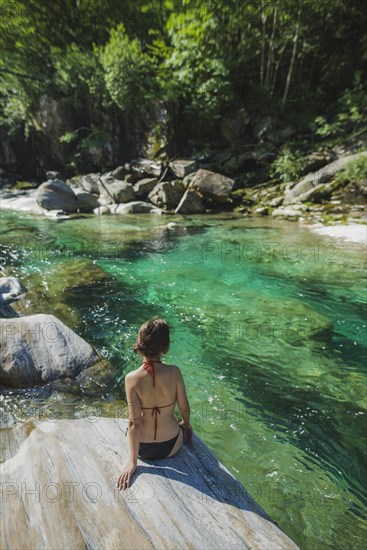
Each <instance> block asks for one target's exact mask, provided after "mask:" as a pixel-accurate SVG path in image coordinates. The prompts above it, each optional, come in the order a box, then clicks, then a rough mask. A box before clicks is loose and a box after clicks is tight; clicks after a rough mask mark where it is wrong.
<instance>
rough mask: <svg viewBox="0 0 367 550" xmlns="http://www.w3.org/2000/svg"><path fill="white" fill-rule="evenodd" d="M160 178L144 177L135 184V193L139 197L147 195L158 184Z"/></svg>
mask: <svg viewBox="0 0 367 550" xmlns="http://www.w3.org/2000/svg"><path fill="white" fill-rule="evenodd" d="M157 183H158V178H143V179H142V180H139V181H138V182H136V183H135V184H134V193H135V195H136V196H137V197H139V198H140V197H146V196H147V195H148V194H149V193H150V192H151V191H152V190H153V189H154V187H155V186H156V185H157Z"/></svg>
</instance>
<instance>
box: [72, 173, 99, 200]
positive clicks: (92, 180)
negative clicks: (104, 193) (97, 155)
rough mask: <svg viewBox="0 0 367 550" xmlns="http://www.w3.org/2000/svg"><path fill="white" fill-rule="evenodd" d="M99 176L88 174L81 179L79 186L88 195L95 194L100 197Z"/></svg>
mask: <svg viewBox="0 0 367 550" xmlns="http://www.w3.org/2000/svg"><path fill="white" fill-rule="evenodd" d="M99 178H100V175H99V174H86V175H85V176H82V178H80V179H79V181H78V183H77V186H78V187H81V188H82V189H83V190H84V191H85V192H86V193H93V194H95V195H99V193H100V187H99Z"/></svg>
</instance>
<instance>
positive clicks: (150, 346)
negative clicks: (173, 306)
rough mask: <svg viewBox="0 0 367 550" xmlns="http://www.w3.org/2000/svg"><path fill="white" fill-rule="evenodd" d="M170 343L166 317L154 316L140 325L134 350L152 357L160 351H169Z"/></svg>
mask: <svg viewBox="0 0 367 550" xmlns="http://www.w3.org/2000/svg"><path fill="white" fill-rule="evenodd" d="M169 344H170V339H169V326H168V325H167V323H166V321H165V320H164V319H160V318H159V317H153V319H149V321H146V323H144V324H143V325H142V326H141V327H140V329H139V333H138V337H137V340H136V343H135V344H134V352H135V353H140V354H141V355H145V357H152V356H153V355H157V354H159V353H167V351H168V348H169Z"/></svg>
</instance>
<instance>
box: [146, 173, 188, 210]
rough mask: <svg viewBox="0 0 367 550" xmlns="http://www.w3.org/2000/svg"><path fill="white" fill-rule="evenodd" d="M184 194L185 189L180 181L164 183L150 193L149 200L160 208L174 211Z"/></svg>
mask: <svg viewBox="0 0 367 550" xmlns="http://www.w3.org/2000/svg"><path fill="white" fill-rule="evenodd" d="M184 193H185V187H184V185H183V183H182V182H180V181H178V180H174V181H162V182H161V183H158V184H157V185H156V186H155V187H154V189H153V190H152V191H151V192H150V193H149V195H148V199H149V200H150V202H152V203H153V204H154V205H155V206H158V207H159V208H164V209H165V210H173V209H174V208H176V206H177V205H178V203H179V202H180V200H181V198H182V196H183V194H184Z"/></svg>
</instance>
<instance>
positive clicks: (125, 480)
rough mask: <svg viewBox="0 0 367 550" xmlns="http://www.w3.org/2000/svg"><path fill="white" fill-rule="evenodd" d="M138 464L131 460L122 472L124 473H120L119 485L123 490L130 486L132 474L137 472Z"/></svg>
mask: <svg viewBox="0 0 367 550" xmlns="http://www.w3.org/2000/svg"><path fill="white" fill-rule="evenodd" d="M136 466H137V465H136V464H134V462H129V463H128V464H127V466H126V467H125V470H124V471H123V472H122V474H121V475H120V477H119V479H118V482H117V487H118V488H119V489H120V490H121V489H123V490H125V489H128V488H129V487H130V479H131V476H132V475H133V473H134V472H135V470H136Z"/></svg>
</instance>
